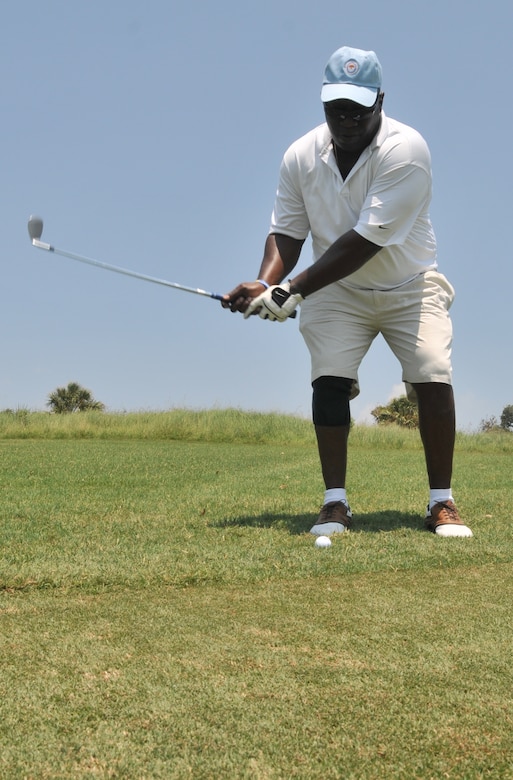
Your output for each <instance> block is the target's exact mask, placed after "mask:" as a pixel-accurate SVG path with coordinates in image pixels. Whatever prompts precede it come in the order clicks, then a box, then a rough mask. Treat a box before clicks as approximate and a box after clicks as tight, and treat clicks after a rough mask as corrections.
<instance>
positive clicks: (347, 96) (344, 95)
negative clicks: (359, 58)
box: [321, 84, 379, 108]
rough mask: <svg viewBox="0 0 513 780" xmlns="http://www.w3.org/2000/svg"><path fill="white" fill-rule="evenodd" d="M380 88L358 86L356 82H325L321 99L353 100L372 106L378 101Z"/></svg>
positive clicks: (326, 101)
mask: <svg viewBox="0 0 513 780" xmlns="http://www.w3.org/2000/svg"><path fill="white" fill-rule="evenodd" d="M378 92H379V89H369V88H368V87H358V86H357V85H356V84H324V85H323V87H322V89H321V100H322V102H323V103H330V102H331V101H332V100H351V101H352V102H353V103H358V105H359V106H365V107H366V108H370V106H373V105H374V103H375V102H376V98H377V97H378Z"/></svg>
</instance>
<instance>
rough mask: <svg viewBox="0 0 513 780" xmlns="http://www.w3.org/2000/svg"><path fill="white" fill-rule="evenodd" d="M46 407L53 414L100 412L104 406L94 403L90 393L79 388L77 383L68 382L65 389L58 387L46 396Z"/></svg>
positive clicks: (97, 402) (83, 388) (100, 403)
mask: <svg viewBox="0 0 513 780" xmlns="http://www.w3.org/2000/svg"><path fill="white" fill-rule="evenodd" d="M46 405H47V406H49V407H50V408H51V410H52V412H54V413H55V414H70V413H71V412H87V411H91V410H96V411H100V412H102V411H103V410H104V409H105V404H102V402H101V401H95V400H94V398H93V396H92V393H91V391H90V390H86V389H85V387H81V386H80V385H79V384H78V383H77V382H69V383H68V386H67V387H58V388H57V389H56V390H54V391H53V393H50V395H49V396H48V401H47V404H46Z"/></svg>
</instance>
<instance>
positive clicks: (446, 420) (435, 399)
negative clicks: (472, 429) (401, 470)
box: [413, 382, 472, 536]
mask: <svg viewBox="0 0 513 780" xmlns="http://www.w3.org/2000/svg"><path fill="white" fill-rule="evenodd" d="M413 387H414V389H415V392H416V394H417V402H418V407H419V429H420V436H421V439H422V443H423V445H424V454H425V458H426V467H427V472H428V479H429V487H430V501H429V506H428V513H427V516H426V525H427V527H428V528H429V529H430V530H431V531H434V532H435V533H436V534H438V535H439V536H472V531H471V530H470V528H468V526H466V525H465V524H464V522H463V521H462V520H461V518H460V516H459V514H458V511H457V509H456V507H455V505H454V500H453V497H452V492H451V479H452V465H453V457H454V442H455V437H456V415H455V410H454V393H453V390H452V387H451V385H448V384H444V383H441V382H422V383H416V384H413Z"/></svg>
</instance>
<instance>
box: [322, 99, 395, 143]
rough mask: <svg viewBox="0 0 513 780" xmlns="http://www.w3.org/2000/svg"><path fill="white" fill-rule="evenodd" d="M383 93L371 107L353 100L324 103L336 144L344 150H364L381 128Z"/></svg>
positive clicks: (327, 120)
mask: <svg viewBox="0 0 513 780" xmlns="http://www.w3.org/2000/svg"><path fill="white" fill-rule="evenodd" d="M383 97H384V95H383V93H382V92H381V93H380V94H379V95H378V97H377V98H376V102H375V103H374V105H373V106H371V107H370V108H366V107H365V106H361V105H359V104H358V103H353V101H352V100H331V101H330V102H329V103H324V114H325V116H326V123H327V125H328V127H329V130H330V133H331V137H332V138H333V142H334V143H335V145H336V146H337V147H338V148H339V149H341V150H342V151H343V152H362V151H363V150H364V149H365V147H366V146H368V145H369V144H370V142H371V141H372V139H373V138H374V136H375V135H376V133H377V132H378V129H379V124H380V121H381V107H382V105H383Z"/></svg>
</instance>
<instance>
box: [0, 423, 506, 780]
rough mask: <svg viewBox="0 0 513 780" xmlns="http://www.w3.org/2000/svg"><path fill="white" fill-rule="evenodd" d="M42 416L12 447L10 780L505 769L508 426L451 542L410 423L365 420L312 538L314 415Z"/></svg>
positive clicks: (494, 440)
mask: <svg viewBox="0 0 513 780" xmlns="http://www.w3.org/2000/svg"><path fill="white" fill-rule="evenodd" d="M48 417H51V416H49V415H47V416H46V417H45V422H44V425H49V426H50V427H49V428H48V430H46V429H45V431H44V435H43V433H41V428H40V427H38V426H37V425H34V427H33V429H32V428H31V425H32V423H31V420H30V419H28V420H27V421H25V422H24V423H23V426H25V427H23V426H22V427H20V430H19V431H18V433H16V432H14V433H13V432H12V430H10V429H9V431H7V434H6V433H5V431H4V434H3V435H4V438H3V439H1V440H0V455H1V460H0V474H1V478H2V498H1V501H0V512H1V526H0V585H1V588H2V590H1V594H0V669H1V672H0V777H2V778H5V779H6V780H10V779H11V778H13V780H14V779H16V780H17V779H18V778H30V779H31V780H32V779H33V780H40V779H42V778H134V779H136V778H137V779H138V778H141V779H142V778H148V779H150V778H165V779H168V778H255V779H258V780H263V779H264V778H273V779H274V778H284V779H287V778H305V779H306V778H344V779H345V778H355V779H358V780H366V779H367V778H405V780H406V779H407V778H408V779H409V778H422V779H424V778H469V779H473V778H510V777H513V672H512V662H511V657H512V648H513V632H512V628H513V626H512V624H513V618H512V614H513V607H512V601H513V526H512V524H511V519H510V507H511V482H512V478H511V474H512V455H513V436H511V434H507V433H504V434H503V435H500V436H493V435H489V436H488V438H487V437H486V436H463V437H459V440H458V446H457V455H456V469H455V480H454V490H455V494H456V497H457V500H458V506H459V508H460V511H461V513H462V515H463V517H464V518H465V519H467V520H468V521H469V523H470V525H471V527H472V529H473V531H474V534H475V536H474V538H473V539H440V538H436V537H435V536H433V535H431V534H428V533H427V532H425V531H423V530H422V528H423V521H422V513H423V509H424V505H425V502H426V500H427V495H426V485H425V475H424V462H423V454H422V450H421V448H420V445H419V443H418V437H417V435H416V434H415V432H410V431H400V432H397V430H396V429H390V430H389V431H383V430H371V429H368V430H364V431H360V430H359V429H355V431H353V434H352V442H351V461H350V473H349V485H348V487H349V491H350V498H351V502H352V508H353V512H354V515H355V530H353V531H351V532H349V533H346V534H343V535H341V536H338V537H335V538H334V541H333V545H332V547H331V548H329V549H326V550H319V549H316V548H315V547H314V543H313V541H314V540H313V537H312V536H311V535H309V534H308V529H309V528H310V526H311V524H312V522H313V520H314V518H315V517H316V515H317V512H318V508H319V503H320V500H321V497H322V485H321V480H320V473H319V467H318V461H317V453H316V450H315V445H314V441H313V434H312V433H311V430H310V428H309V427H308V424H307V423H305V426H304V427H303V426H302V425H300V426H299V427H300V431H299V432H298V428H297V425H298V424H297V423H296V422H293V421H291V422H290V430H289V434H288V435H287V421H285V422H283V421H280V423H279V424H278V422H277V420H276V419H274V418H273V417H272V416H269V417H267V418H263V417H261V416H258V415H254V416H252V415H245V417H244V426H243V427H244V429H243V431H242V432H241V419H240V417H239V415H238V414H235V413H234V414H233V415H231V416H230V414H227V416H226V417H225V418H224V419H223V420H222V425H219V421H218V420H217V421H214V423H212V424H205V426H204V428H203V432H201V431H200V432H198V430H197V429H195V433H194V435H193V434H192V427H193V424H194V425H196V423H197V420H196V421H195V422H194V421H193V418H192V416H191V427H190V429H189V435H187V426H186V425H185V424H184V423H183V421H182V423H181V427H180V432H179V434H178V433H177V434H176V435H177V437H178V438H177V439H175V438H173V430H172V426H171V427H169V426H168V427H166V428H165V433H163V429H162V428H160V429H159V431H160V433H155V434H154V438H151V436H150V437H148V435H147V433H146V434H145V433H143V432H142V431H146V432H147V431H148V430H151V425H152V424H153V422H152V420H149V421H148V423H147V425H146V427H143V429H142V431H140V430H138V431H136V432H134V430H133V429H131V428H130V421H128V420H127V421H126V422H123V421H120V420H118V419H117V420H116V421H115V422H113V423H112V428H111V435H110V436H109V428H108V425H107V423H106V422H103V420H105V418H100V417H98V418H95V417H91V418H89V419H90V420H92V422H91V423H87V425H89V426H90V427H89V428H88V427H87V425H86V424H85V423H84V422H83V420H84V419H85V418H82V420H81V421H80V422H79V423H72V424H71V423H70V425H72V426H73V425H75V426H78V427H76V428H73V427H71V428H70V429H69V430H68V429H62V428H61V427H59V426H62V425H63V423H62V421H56V422H55V427H54V428H53V429H52V424H50V423H48V422H47V418H48ZM207 419H209V418H208V416H207V417H205V420H207ZM210 419H211V418H210ZM99 421H100V422H99ZM18 422H19V421H18ZM36 422H38V425H39V423H40V421H36ZM175 422H176V421H175ZM41 424H42V423H41ZM123 425H125V426H126V429H125V436H123ZM80 426H82V427H80ZM84 426H85V427H84ZM115 426H118V427H115ZM216 426H217V427H216ZM221 428H222V431H221ZM264 429H265V430H264ZM176 430H178V427H177V429H176ZM252 431H253V432H255V435H254V436H253V437H252V433H251V432H252ZM256 432H258V435H257V434H256ZM175 433H176V431H175ZM56 436H58V437H59V438H56ZM287 437H288V439H289V441H287ZM193 438H196V439H197V440H195V441H192V440H190V439H193ZM186 439H189V440H186ZM230 439H231V440H230Z"/></svg>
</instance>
